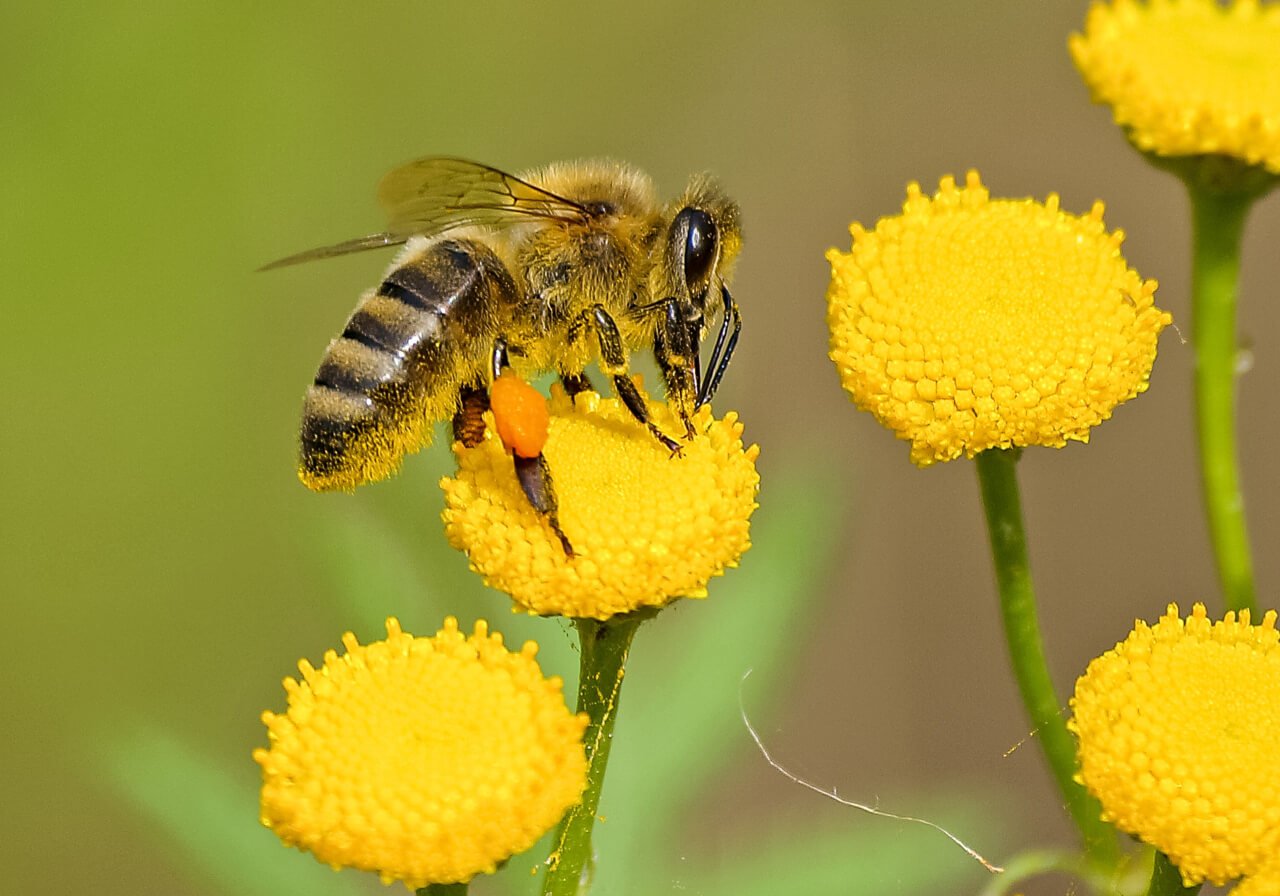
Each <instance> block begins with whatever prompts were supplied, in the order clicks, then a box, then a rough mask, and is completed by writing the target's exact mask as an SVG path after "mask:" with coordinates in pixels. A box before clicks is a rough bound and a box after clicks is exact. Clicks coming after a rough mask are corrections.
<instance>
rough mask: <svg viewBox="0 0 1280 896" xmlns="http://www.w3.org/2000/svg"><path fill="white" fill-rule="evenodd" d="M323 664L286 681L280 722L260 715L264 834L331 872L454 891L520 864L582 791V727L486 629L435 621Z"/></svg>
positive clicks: (556, 694) (554, 687) (350, 639)
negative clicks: (429, 629) (436, 625)
mask: <svg viewBox="0 0 1280 896" xmlns="http://www.w3.org/2000/svg"><path fill="white" fill-rule="evenodd" d="M342 643H343V645H344V646H345V647H346V654H345V655H344V656H338V655H337V653H336V652H335V651H332V650H331V651H329V652H327V653H326V654H325V657H324V664H323V665H322V666H321V667H320V668H319V669H316V668H314V667H312V666H311V664H310V663H308V662H307V661H306V660H303V661H302V662H300V663H299V664H298V667H299V669H301V671H302V680H301V681H300V682H299V681H295V680H294V679H291V678H289V679H285V682H284V685H285V690H286V691H287V692H288V698H289V709H288V711H287V712H286V713H284V714H283V715H277V714H275V713H271V712H267V713H264V714H263V717H262V718H263V721H264V722H265V723H266V725H267V729H268V734H269V736H270V740H271V746H270V748H269V749H260V750H257V751H255V752H254V759H255V760H256V761H257V762H258V764H259V765H260V766H262V822H263V824H265V825H267V826H268V827H270V828H271V829H272V830H273V831H275V832H276V834H277V835H279V837H280V839H281V840H283V841H284V842H285V843H286V844H287V845H289V846H296V847H298V848H300V849H304V850H308V851H310V852H311V853H312V854H313V855H315V857H316V858H317V859H319V860H320V861H321V862H324V863H326V864H329V865H332V866H333V867H335V868H340V867H350V868H360V869H363V870H367V871H376V872H378V874H379V875H380V876H381V877H382V880H383V882H384V883H390V882H391V881H393V880H400V881H404V883H405V884H406V885H407V886H408V887H409V888H410V889H415V888H418V887H423V886H426V885H427V884H431V883H458V882H462V881H467V880H470V879H471V878H472V877H473V876H474V875H476V874H479V873H481V872H492V871H494V869H495V868H496V867H497V865H498V864H499V863H500V862H503V861H505V860H506V859H507V858H509V857H510V856H512V855H515V854H516V853H519V852H523V851H524V850H526V849H528V848H529V847H530V846H532V845H533V844H534V842H535V841H537V839H538V838H539V837H541V836H542V835H543V834H544V833H545V832H546V831H547V830H549V829H550V828H551V827H552V826H553V825H554V824H555V823H556V822H557V821H559V820H560V817H561V816H562V815H563V814H564V812H565V810H566V809H568V808H569V806H571V805H573V804H574V803H576V802H577V800H578V797H579V795H580V794H581V793H582V789H583V787H584V786H585V783H586V758H585V755H584V753H583V747H582V732H583V730H584V728H585V727H586V721H587V720H586V717H585V716H576V715H574V714H573V713H571V712H570V711H569V710H568V708H567V707H566V706H565V703H564V697H563V695H562V693H561V682H560V679H559V678H549V679H548V678H544V677H543V676H542V673H541V671H540V670H539V668H538V664H537V662H536V660H535V659H534V654H535V653H536V652H537V645H536V644H534V643H533V642H529V643H527V644H525V645H524V647H523V649H521V650H520V651H519V652H513V651H509V650H508V649H507V648H506V647H504V646H503V644H502V636H501V635H499V634H496V633H495V634H489V631H488V628H487V626H486V625H485V623H484V622H483V621H481V622H477V623H476V625H475V630H474V632H473V633H472V634H471V635H470V636H466V635H464V634H462V632H460V631H459V630H458V623H457V620H455V619H453V618H452V617H450V618H448V619H446V620H445V623H444V627H443V628H442V629H441V630H440V631H439V632H438V633H437V634H436V635H435V636H434V637H431V638H415V637H413V636H412V635H409V634H406V633H405V632H403V631H401V629H400V624H399V623H398V622H397V621H396V620H395V619H388V620H387V638H386V640H385V641H377V642H374V643H372V644H366V645H362V644H359V643H358V642H357V641H356V639H355V636H354V635H352V634H350V633H348V634H346V635H345V636H343V639H342Z"/></svg>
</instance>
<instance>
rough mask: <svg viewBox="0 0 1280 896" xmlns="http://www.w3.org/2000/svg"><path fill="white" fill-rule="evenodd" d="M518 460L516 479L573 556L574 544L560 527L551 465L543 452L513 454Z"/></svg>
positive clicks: (558, 506)
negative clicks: (524, 455)
mask: <svg viewBox="0 0 1280 896" xmlns="http://www.w3.org/2000/svg"><path fill="white" fill-rule="evenodd" d="M512 456H513V457H514V458H515V462H516V479H518V480H519V481H520V489H521V490H522V491H523V492H524V496H525V497H526V498H528V499H529V503H530V504H531V505H533V509H534V510H536V511H538V513H540V514H542V516H543V517H545V518H546V520H547V522H548V523H549V524H550V525H551V531H552V532H554V533H556V538H558V539H560V545H561V547H563V548H564V555H565V556H566V557H569V558H570V559H572V558H573V545H571V544H570V543H569V539H568V537H567V536H566V535H565V534H564V530H563V529H561V528H560V516H559V508H560V505H559V502H557V501H556V490H555V483H553V482H552V481H551V467H550V466H548V464H547V458H546V456H545V455H543V454H539V455H538V456H537V457H521V456H520V455H518V454H514V455H512Z"/></svg>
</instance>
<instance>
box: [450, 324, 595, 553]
mask: <svg viewBox="0 0 1280 896" xmlns="http://www.w3.org/2000/svg"><path fill="white" fill-rule="evenodd" d="M512 354H515V355H519V354H520V351H519V349H518V348H513V347H511V346H509V345H508V344H507V341H506V340H505V339H503V338H502V337H501V336H499V337H498V338H497V339H495V340H494V342H493V355H492V356H491V358H490V364H491V365H492V371H493V378H494V380H497V379H498V377H500V376H502V374H503V372H504V371H507V370H510V369H511V358H510V355H512ZM588 385H590V384H588ZM480 391H481V392H482V393H483V395H484V404H485V409H486V410H487V409H488V407H489V393H488V392H487V391H486V390H483V389H481V390H480ZM464 398H465V390H464ZM482 413H483V411H482ZM496 413H497V411H495V414H496ZM481 427H482V432H483V421H481ZM511 457H512V460H514V461H515V468H516V481H518V482H519V483H520V490H521V491H522V492H524V496H525V497H526V498H527V499H528V500H529V504H530V505H531V506H532V507H533V509H534V510H536V511H537V512H538V513H539V514H541V515H542V516H543V518H545V519H546V521H547V524H548V525H549V526H551V531H552V532H554V533H555V534H556V538H558V539H559V540H560V546H561V547H563V548H564V554H565V556H566V557H569V558H572V557H573V556H574V554H573V545H572V544H570V543H569V538H568V536H566V535H565V534H564V530H563V529H561V528H560V514H559V509H560V502H559V501H558V500H557V499H556V489H555V483H554V482H553V481H552V479H551V467H550V466H549V465H548V464H547V458H546V455H544V454H543V453H542V452H541V451H539V452H538V453H537V454H535V455H533V456H532V457H525V456H524V455H522V454H520V452H519V451H518V450H517V449H516V448H514V447H512V448H511Z"/></svg>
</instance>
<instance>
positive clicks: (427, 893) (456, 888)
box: [415, 883, 471, 896]
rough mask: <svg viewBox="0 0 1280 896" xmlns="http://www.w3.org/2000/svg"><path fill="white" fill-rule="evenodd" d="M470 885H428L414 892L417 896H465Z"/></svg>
mask: <svg viewBox="0 0 1280 896" xmlns="http://www.w3.org/2000/svg"><path fill="white" fill-rule="evenodd" d="M470 886H471V884H470V883H462V884H428V885H427V886H425V887H423V888H422V889H420V890H416V891H415V893H416V894H417V896H467V889H468V888H469V887H470Z"/></svg>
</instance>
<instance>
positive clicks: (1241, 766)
mask: <svg viewBox="0 0 1280 896" xmlns="http://www.w3.org/2000/svg"><path fill="white" fill-rule="evenodd" d="M1275 622H1276V613H1275V611H1274V610H1273V611H1270V612H1268V613H1267V614H1266V616H1264V617H1263V621H1262V625H1259V626H1252V625H1250V624H1249V613H1248V611H1247V610H1246V611H1243V612H1242V613H1241V614H1240V618H1239V619H1238V620H1237V619H1236V617H1235V614H1234V613H1227V615H1226V618H1225V619H1224V620H1223V621H1221V622H1211V621H1210V620H1209V619H1208V618H1207V617H1206V615H1205V609H1204V605H1203V604H1196V605H1195V607H1194V608H1193V609H1192V612H1191V615H1190V616H1188V617H1187V619H1186V621H1185V622H1184V621H1183V620H1182V619H1180V618H1179V617H1178V607H1177V605H1176V604H1170V605H1169V608H1168V611H1167V612H1166V613H1165V615H1164V616H1163V617H1162V618H1161V619H1160V621H1159V622H1158V623H1156V624H1155V625H1154V626H1148V625H1147V624H1146V623H1145V622H1142V621H1141V620H1139V621H1138V623H1137V626H1136V627H1135V629H1134V631H1133V632H1132V633H1130V635H1129V637H1128V638H1126V639H1125V640H1124V641H1122V642H1120V643H1119V644H1117V645H1116V646H1115V647H1114V648H1113V649H1111V650H1109V651H1107V652H1106V653H1104V654H1103V655H1102V656H1100V657H1098V658H1097V659H1095V660H1094V661H1093V662H1092V663H1090V664H1089V668H1088V670H1087V671H1086V672H1085V674H1084V676H1083V677H1082V678H1081V679H1080V680H1079V681H1078V682H1076V693H1075V697H1073V698H1072V700H1071V707H1072V710H1073V712H1074V718H1072V720H1071V722H1070V727H1071V729H1072V730H1073V731H1074V732H1075V733H1076V735H1077V736H1078V737H1079V739H1080V769H1081V770H1080V774H1079V776H1078V779H1079V780H1080V782H1081V783H1082V784H1084V785H1085V786H1086V787H1087V788H1088V789H1089V790H1090V792H1092V793H1093V794H1094V795H1095V796H1096V797H1097V798H1098V799H1099V800H1100V801H1101V802H1102V806H1103V818H1104V819H1106V820H1108V821H1111V822H1113V823H1114V824H1115V825H1116V826H1117V827H1119V828H1120V829H1121V830H1123V831H1126V832H1128V833H1131V834H1135V835H1137V836H1138V837H1141V838H1142V839H1143V840H1145V841H1146V842H1148V843H1150V844H1152V845H1153V846H1155V847H1156V848H1157V849H1159V850H1161V851H1162V852H1164V853H1165V854H1166V855H1167V856H1169V858H1170V859H1171V860H1172V861H1173V862H1174V864H1176V865H1177V866H1178V868H1179V869H1180V870H1181V871H1182V878H1183V881H1184V882H1185V883H1186V884H1187V885H1192V884H1196V883H1200V882H1201V881H1205V880H1208V881H1211V882H1212V883H1214V884H1216V885H1221V884H1223V883H1225V882H1227V881H1229V880H1232V879H1234V878H1237V877H1241V876H1245V877H1247V878H1248V880H1247V881H1246V882H1245V883H1244V884H1242V885H1241V886H1239V887H1237V888H1236V890H1235V892H1236V894H1239V896H1247V894H1253V896H1257V894H1263V893H1267V894H1275V893H1280V779H1277V777H1276V774H1275V770H1276V768H1277V767H1280V647H1278V646H1277V633H1276V628H1275Z"/></svg>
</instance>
